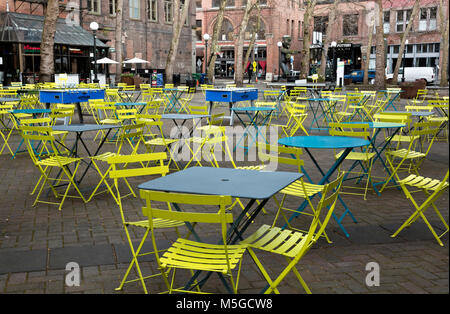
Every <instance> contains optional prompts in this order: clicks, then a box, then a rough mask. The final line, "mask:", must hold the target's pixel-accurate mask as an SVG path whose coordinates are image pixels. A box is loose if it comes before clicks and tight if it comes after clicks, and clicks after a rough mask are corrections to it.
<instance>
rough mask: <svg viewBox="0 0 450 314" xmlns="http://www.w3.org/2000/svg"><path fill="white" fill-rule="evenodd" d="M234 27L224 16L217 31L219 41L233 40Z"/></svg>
mask: <svg viewBox="0 0 450 314" xmlns="http://www.w3.org/2000/svg"><path fill="white" fill-rule="evenodd" d="M233 37H234V29H233V25H232V24H231V22H230V21H229V20H228V19H226V18H224V19H223V22H222V29H221V31H220V33H219V41H233V40H234V38H233Z"/></svg>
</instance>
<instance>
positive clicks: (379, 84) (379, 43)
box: [375, 0, 386, 89]
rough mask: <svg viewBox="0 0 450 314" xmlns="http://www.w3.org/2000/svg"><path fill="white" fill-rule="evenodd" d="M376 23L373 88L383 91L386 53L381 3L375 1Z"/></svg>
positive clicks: (378, 0)
mask: <svg viewBox="0 0 450 314" xmlns="http://www.w3.org/2000/svg"><path fill="white" fill-rule="evenodd" d="M376 4H377V5H378V22H377V23H376V35H375V40H376V50H377V52H376V67H375V87H376V88H377V89H384V88H385V87H386V80H385V68H386V52H385V47H384V27H383V1H382V0H377V1H376Z"/></svg>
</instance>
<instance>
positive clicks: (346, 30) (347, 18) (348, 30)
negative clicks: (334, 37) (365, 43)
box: [342, 14, 358, 36]
mask: <svg viewBox="0 0 450 314" xmlns="http://www.w3.org/2000/svg"><path fill="white" fill-rule="evenodd" d="M342 34H343V35H344V36H355V35H358V14H347V15H344V19H343V23H342Z"/></svg>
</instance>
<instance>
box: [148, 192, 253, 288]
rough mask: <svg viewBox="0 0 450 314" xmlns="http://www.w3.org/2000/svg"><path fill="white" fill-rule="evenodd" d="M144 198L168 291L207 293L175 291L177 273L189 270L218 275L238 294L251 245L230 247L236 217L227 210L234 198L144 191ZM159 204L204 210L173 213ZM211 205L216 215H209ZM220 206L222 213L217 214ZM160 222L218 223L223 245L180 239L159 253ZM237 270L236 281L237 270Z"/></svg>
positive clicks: (155, 249) (159, 267) (156, 255)
mask: <svg viewBox="0 0 450 314" xmlns="http://www.w3.org/2000/svg"><path fill="white" fill-rule="evenodd" d="M141 197H142V198H143V199H145V200H146V206H145V207H144V208H143V212H144V215H147V216H148V219H149V220H148V221H149V226H150V231H151V236H152V244H153V247H154V251H155V257H156V263H157V264H158V269H160V270H161V273H162V276H163V279H164V282H165V284H166V286H167V289H168V292H169V293H173V292H184V293H203V292H202V291H199V287H197V291H192V290H191V289H193V288H195V287H196V286H197V285H196V283H193V285H194V286H195V287H186V288H180V289H178V288H174V282H175V275H176V273H177V272H176V270H178V269H185V270H189V271H191V272H192V271H206V272H216V273H219V274H221V275H225V276H226V277H227V278H229V280H230V283H231V286H232V290H233V292H234V293H238V285H239V278H240V270H241V264H242V258H243V255H244V253H245V250H246V248H247V246H246V245H245V244H234V245H231V244H228V243H227V228H228V224H231V223H232V222H233V215H232V214H231V213H229V212H227V211H226V207H227V206H229V205H230V204H231V197H230V196H218V195H195V194H181V193H166V192H158V191H148V190H141ZM155 202H163V203H171V204H177V205H189V206H192V205H194V206H195V207H196V208H198V209H200V211H199V210H196V211H192V210H191V211H187V210H184V211H169V210H161V209H156V208H155V207H154V203H155ZM209 206H212V207H214V209H213V212H211V213H210V212H206V210H207V209H208V207H209ZM217 207H219V211H217ZM157 219H167V220H170V221H177V222H183V223H185V222H186V223H207V224H217V225H219V226H220V227H219V228H220V232H219V234H220V239H221V241H222V242H221V244H217V243H214V244H210V243H206V242H203V241H201V240H197V241H191V240H187V239H184V238H178V239H177V240H176V241H175V242H174V243H173V244H172V245H171V247H170V248H169V249H168V250H167V251H166V252H165V253H164V254H162V255H160V253H159V251H158V248H157V247H158V244H157V241H156V240H157V235H156V234H155V232H154V225H155V224H154V221H155V220H157ZM236 268H237V275H236V276H237V277H236V279H235V278H234V276H233V271H234V270H236ZM170 270H173V272H172V278H171V280H169V277H168V272H169V271H170Z"/></svg>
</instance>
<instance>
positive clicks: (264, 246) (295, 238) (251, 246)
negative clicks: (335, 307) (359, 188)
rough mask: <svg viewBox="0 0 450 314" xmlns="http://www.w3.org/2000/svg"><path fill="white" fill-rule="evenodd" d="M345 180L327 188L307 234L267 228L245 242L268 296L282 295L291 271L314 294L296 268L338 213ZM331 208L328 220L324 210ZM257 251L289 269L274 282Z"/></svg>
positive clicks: (262, 228)
mask: <svg viewBox="0 0 450 314" xmlns="http://www.w3.org/2000/svg"><path fill="white" fill-rule="evenodd" d="M342 179H343V175H340V176H339V177H338V179H336V180H335V181H333V182H331V183H329V184H327V185H325V187H324V189H323V191H322V196H321V198H320V201H319V202H318V205H317V207H316V212H315V214H314V219H313V221H312V223H311V225H310V227H309V229H308V231H307V232H306V233H302V232H298V231H292V230H287V229H282V228H279V227H273V226H269V225H263V226H261V227H260V228H259V229H258V230H257V231H256V232H254V233H253V234H252V235H250V236H249V237H247V238H246V239H244V240H243V241H241V244H244V245H248V247H247V250H248V252H249V254H250V256H251V258H252V259H253V261H254V262H255V264H256V266H257V267H258V269H259V270H260V272H261V274H262V276H263V278H264V279H265V280H266V281H267V283H268V287H267V289H266V290H265V291H264V293H266V294H269V293H280V291H279V290H278V286H279V284H280V283H281V282H282V281H283V280H284V279H285V278H286V276H287V275H288V274H289V273H291V272H293V273H294V274H295V276H296V278H297V279H298V281H299V283H300V285H301V286H302V287H303V288H304V289H305V291H306V293H308V294H310V293H311V290H310V289H309V287H308V285H307V284H306V282H305V280H304V279H303V278H302V276H301V275H300V273H299V271H298V270H297V268H296V265H297V264H298V263H299V262H300V261H301V259H302V258H303V257H304V256H305V254H306V253H307V252H308V251H309V249H310V248H311V247H312V246H313V245H314V244H315V243H316V242H317V241H318V240H319V238H320V236H321V235H322V233H323V232H324V230H325V228H326V226H327V224H328V222H329V220H330V218H331V215H332V213H333V211H334V208H335V205H336V200H337V197H338V195H339V189H340V186H341V184H342ZM327 207H328V208H329V209H328V211H327V212H326V214H325V215H322V216H324V217H321V214H322V211H323V210H324V209H325V208H327ZM321 218H323V219H321ZM257 250H261V251H265V252H269V253H273V254H278V255H281V256H283V257H284V258H285V259H286V262H287V266H286V268H284V269H283V271H282V272H281V273H280V274H279V275H278V276H277V277H276V278H275V279H271V277H270V274H269V272H268V271H267V270H266V268H264V266H263V264H262V262H261V261H260V259H259V258H258V257H257V255H256V253H255V251H257Z"/></svg>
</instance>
